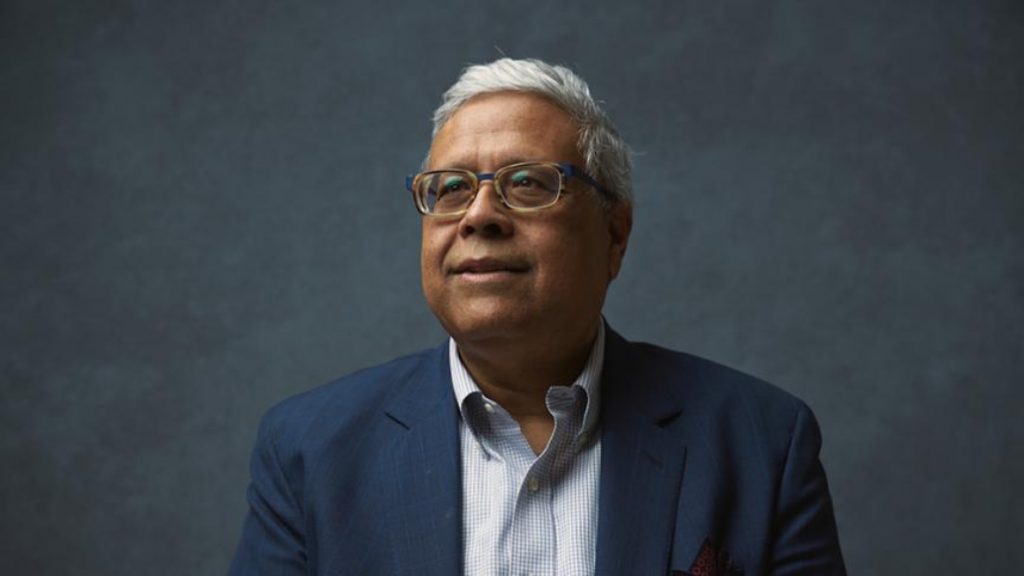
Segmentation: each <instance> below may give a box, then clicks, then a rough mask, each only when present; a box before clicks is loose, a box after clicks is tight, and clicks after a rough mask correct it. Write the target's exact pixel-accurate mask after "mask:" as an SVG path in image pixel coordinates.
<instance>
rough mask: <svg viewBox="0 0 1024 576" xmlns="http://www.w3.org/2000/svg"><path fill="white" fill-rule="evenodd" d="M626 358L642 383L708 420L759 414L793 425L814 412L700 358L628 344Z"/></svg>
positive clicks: (781, 391)
mask: <svg viewBox="0 0 1024 576" xmlns="http://www.w3.org/2000/svg"><path fill="white" fill-rule="evenodd" d="M625 358H626V361H627V362H628V365H629V366H630V369H629V370H630V376H631V378H635V379H636V385H652V383H653V385H654V386H656V387H658V388H659V390H660V393H661V394H664V395H667V396H669V397H675V398H679V399H680V402H681V403H682V405H684V406H689V407H698V410H699V412H700V413H701V414H702V415H704V416H705V417H707V418H711V419H715V418H724V417H735V416H736V415H737V414H738V413H749V412H751V411H754V412H757V413H758V414H759V415H760V416H761V417H763V418H768V419H770V420H782V421H791V420H792V419H793V418H794V417H796V415H797V414H798V413H799V412H803V411H809V409H808V408H807V405H806V404H805V403H804V402H803V400H801V399H800V398H798V397H797V396H795V395H793V394H792V393H790V392H788V391H786V390H784V389H782V388H780V387H778V386H776V385H775V384H772V383H770V382H767V381H765V380H763V379H761V378H758V377H756V376H753V375H751V374H748V373H746V372H743V371H741V370H738V369H735V368H731V367H729V366H726V365H724V364H720V363H718V362H715V361H713V360H709V359H707V358H703V357H701V356H697V355H695V354H691V353H688V352H681V351H677V350H670V349H668V348H665V347H662V346H658V345H655V344H650V343H646V342H628V341H625Z"/></svg>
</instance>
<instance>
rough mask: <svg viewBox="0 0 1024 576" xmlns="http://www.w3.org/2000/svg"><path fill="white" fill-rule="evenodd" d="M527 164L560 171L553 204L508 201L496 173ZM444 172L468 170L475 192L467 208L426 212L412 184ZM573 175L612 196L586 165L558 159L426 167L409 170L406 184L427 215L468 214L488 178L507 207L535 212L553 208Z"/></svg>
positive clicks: (438, 216) (464, 171) (443, 216)
mask: <svg viewBox="0 0 1024 576" xmlns="http://www.w3.org/2000/svg"><path fill="white" fill-rule="evenodd" d="M525 166H549V167H551V168H554V169H555V170H557V171H558V192H557V193H556V194H555V199H554V200H552V201H551V203H550V204H545V205H543V206H529V207H521V206H512V205H511V204H509V203H508V198H506V197H505V192H504V191H503V190H502V189H501V187H500V186H498V180H497V176H498V175H499V174H502V173H504V172H506V171H508V170H512V169H516V168H523V167H525ZM443 172H457V173H461V174H467V175H469V176H471V177H472V180H473V182H474V186H473V195H472V196H470V198H469V201H468V202H466V206H465V207H464V208H462V209H461V210H456V211H455V212H440V213H438V212H427V210H426V207H425V206H424V205H423V204H422V203H421V202H420V198H419V196H418V195H417V194H416V189H415V188H414V187H413V185H414V184H415V183H416V180H417V179H419V178H421V177H424V176H427V175H430V174H439V173H443ZM571 178H577V179H579V180H581V181H583V182H585V183H586V184H589V185H590V186H592V187H593V188H594V189H595V190H597V191H598V192H600V193H602V194H604V195H605V196H611V193H610V192H609V191H608V189H607V188H605V187H604V186H602V185H601V184H600V183H599V182H598V181H597V180H595V179H594V178H593V177H591V176H590V175H589V174H587V173H586V171H585V170H584V169H583V168H580V167H579V166H576V165H575V164H564V163H558V162H517V163H515V164H509V165H508V166H502V167H501V168H498V169H497V170H495V171H494V172H473V171H472V170H462V169H458V168H441V169H438V170H426V171H424V172H419V173H416V174H410V175H408V176H406V177H405V188H406V189H407V190H408V191H409V192H411V193H412V199H413V203H414V204H416V210H417V211H418V212H419V213H420V214H422V215H424V216H430V217H434V218H445V217H455V216H461V215H463V214H465V213H466V212H468V211H469V207H470V206H472V205H473V201H474V200H476V195H477V194H479V193H480V186H481V185H482V184H483V183H484V182H487V181H488V180H490V181H492V182H494V191H495V192H496V193H497V194H498V199H500V200H501V203H502V205H504V206H505V207H506V208H508V209H509V210H512V211H514V212H535V211H537V210H544V209H545V208H550V207H552V206H554V205H555V204H557V203H558V201H559V200H560V199H561V198H562V192H563V191H564V190H565V184H566V182H567V181H568V180H569V179H571Z"/></svg>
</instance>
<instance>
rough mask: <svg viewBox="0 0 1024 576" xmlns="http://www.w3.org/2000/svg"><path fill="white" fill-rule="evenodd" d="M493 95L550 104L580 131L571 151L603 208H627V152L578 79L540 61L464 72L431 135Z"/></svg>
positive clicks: (629, 193)
mask: <svg viewBox="0 0 1024 576" xmlns="http://www.w3.org/2000/svg"><path fill="white" fill-rule="evenodd" d="M493 92H530V93H534V94H538V95H540V96H544V97H546V98H549V99H550V100H552V101H554V102H555V104H558V105H559V106H561V107H562V108H563V109H565V111H566V112H568V113H569V116H570V117H571V118H572V119H573V120H574V121H575V122H576V123H577V125H579V136H578V138H577V141H576V148H577V149H578V150H579V152H580V155H581V156H583V158H584V159H585V161H586V166H584V168H585V169H586V171H587V173H588V174H590V176H592V177H593V178H594V179H596V180H597V181H598V182H600V183H601V184H602V185H603V186H604V187H605V188H606V189H607V190H608V192H609V194H608V195H606V196H607V197H606V198H604V200H605V201H606V202H608V203H612V204H614V203H616V202H622V201H624V202H632V201H633V182H632V161H631V160H630V152H629V147H628V146H627V145H626V143H625V141H623V139H622V137H621V136H619V133H618V131H617V130H616V129H615V126H613V125H612V122H611V120H610V119H609V118H608V115H607V114H605V112H604V110H602V109H601V107H600V106H599V105H598V104H597V102H596V101H595V100H594V98H593V97H591V95H590V89H589V88H588V87H587V83H586V82H584V81H583V79H582V78H580V77H579V76H577V75H576V74H575V73H574V72H573V71H572V70H569V69H568V68H565V67H564V66H553V65H551V64H548V63H546V62H542V61H540V60H534V59H527V60H514V59H512V58H501V59H500V60H495V61H494V62H491V63H490V64H477V65H474V66H469V67H467V68H466V69H465V70H463V71H462V75H461V76H459V79H458V80H456V82H455V84H453V85H452V87H451V88H449V89H448V90H447V91H446V92H445V93H444V96H443V97H442V101H441V105H440V106H439V107H438V108H437V110H435V111H434V132H433V135H434V136H437V133H438V132H439V131H440V130H441V127H442V126H444V124H445V122H447V121H448V120H449V119H450V118H451V117H452V115H454V114H455V112H456V111H458V109H459V108H461V107H462V105H463V104H465V103H466V102H468V101H469V100H470V99H471V98H473V97H474V96H479V95H481V94H489V93H493Z"/></svg>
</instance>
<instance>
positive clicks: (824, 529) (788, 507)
mask: <svg viewBox="0 0 1024 576" xmlns="http://www.w3.org/2000/svg"><path fill="white" fill-rule="evenodd" d="M820 450H821V432H820V430H819V428H818V423H817V421H816V420H815V419H814V415H813V414H812V413H811V411H810V409H809V408H807V406H806V405H804V404H803V403H802V402H801V403H800V409H799V410H798V411H797V415H796V420H795V423H794V426H793V433H792V436H791V438H790V443H789V449H788V453H787V455H786V462H785V468H784V470H783V472H782V479H781V484H780V487H779V492H778V502H777V503H776V514H775V526H774V530H773V534H774V540H773V543H772V548H773V549H772V566H771V570H770V573H771V574H773V575H776V576H795V575H798V574H801V575H815V576H825V575H842V576H845V574H846V568H845V566H844V564H843V556H842V552H841V551H840V549H839V535H838V533H837V530H836V522H835V516H834V515H833V512H832V500H831V497H830V496H829V491H828V482H827V481H826V480H825V470H824V468H822V465H821V460H820V459H819V457H818V454H819V452H820Z"/></svg>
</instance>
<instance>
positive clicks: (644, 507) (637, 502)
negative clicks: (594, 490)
mask: <svg viewBox="0 0 1024 576" xmlns="http://www.w3.org/2000/svg"><path fill="white" fill-rule="evenodd" d="M607 334H608V337H607V338H608V340H607V344H606V346H605V365H604V369H603V373H602V385H601V386H602V387H601V406H602V409H601V430H602V432H601V486H600V495H599V506H600V510H599V525H598V536H597V570H596V572H597V574H598V575H599V576H613V575H617V574H664V573H667V571H668V567H669V553H670V550H671V548H672V538H673V531H674V527H675V519H676V510H677V507H678V502H679V496H680V488H681V485H682V478H683V470H684V465H685V461H686V451H687V448H686V438H685V434H684V426H681V425H680V422H679V420H680V418H679V415H680V412H681V401H680V399H679V393H678V392H677V391H676V389H675V388H674V387H673V386H670V385H668V384H667V383H666V382H665V381H664V378H665V377H666V376H665V375H659V374H657V372H656V371H652V370H650V369H649V367H646V366H644V365H643V362H642V360H640V359H637V358H632V357H631V355H633V354H637V355H639V351H638V350H636V347H635V346H634V345H631V344H629V343H627V342H626V341H625V340H624V339H623V338H622V337H621V336H619V335H618V334H616V333H615V332H613V331H612V330H611V329H608V331H607ZM659 376H661V379H659Z"/></svg>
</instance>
